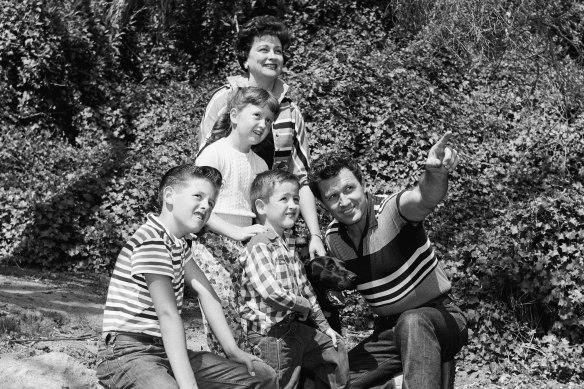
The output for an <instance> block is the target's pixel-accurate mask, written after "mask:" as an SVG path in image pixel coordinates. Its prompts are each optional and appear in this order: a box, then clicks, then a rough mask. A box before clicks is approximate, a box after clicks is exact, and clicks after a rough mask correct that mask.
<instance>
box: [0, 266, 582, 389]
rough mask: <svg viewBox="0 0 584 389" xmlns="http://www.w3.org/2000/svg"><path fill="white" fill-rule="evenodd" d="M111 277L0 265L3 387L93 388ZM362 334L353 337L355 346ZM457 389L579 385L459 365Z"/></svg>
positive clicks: (196, 340)
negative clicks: (40, 270) (474, 369)
mask: <svg viewBox="0 0 584 389" xmlns="http://www.w3.org/2000/svg"><path fill="white" fill-rule="evenodd" d="M108 283H109V277H108V276H105V275H96V274H91V275H88V274H70V273H51V272H39V271H32V270H25V269H20V268H18V267H7V266H0V388H2V389H28V388H43V389H54V388H55V389H63V388H68V389H74V388H80V389H81V388H82V389H93V388H98V387H99V386H98V384H97V380H96V378H95V371H94V367H95V362H96V353H97V341H98V339H99V336H100V331H101V320H102V313H103V304H104V302H105V297H106V292H107V286H108ZM183 319H184V322H185V328H186V332H187V343H188V347H189V348H191V349H193V350H201V349H203V347H204V345H205V337H204V333H203V327H202V321H201V314H200V311H199V309H198V306H197V304H196V302H195V301H194V299H192V298H188V297H187V298H186V299H185V309H184V312H183ZM346 335H347V334H346ZM362 335H363V334H361V335H359V334H357V333H353V334H348V336H347V341H348V343H349V346H350V345H351V343H352V342H354V340H355V338H356V337H359V336H362ZM455 388H456V389H475V388H482V389H489V388H558V389H576V388H582V386H578V385H570V384H568V385H560V384H558V383H556V382H541V381H536V380H534V379H533V378H532V377H526V376H510V375H506V374H502V375H500V374H499V375H497V376H494V375H492V374H491V373H490V372H489V371H488V370H487V371H473V370H470V369H467V368H466V366H465V365H464V361H462V363H460V362H459V363H458V364H457V372H456V383H455Z"/></svg>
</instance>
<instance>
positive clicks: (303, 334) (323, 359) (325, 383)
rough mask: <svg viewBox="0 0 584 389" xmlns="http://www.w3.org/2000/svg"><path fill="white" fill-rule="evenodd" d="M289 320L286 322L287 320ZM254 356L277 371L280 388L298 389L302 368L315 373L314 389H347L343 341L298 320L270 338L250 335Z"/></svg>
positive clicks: (284, 324) (282, 325)
mask: <svg viewBox="0 0 584 389" xmlns="http://www.w3.org/2000/svg"><path fill="white" fill-rule="evenodd" d="M285 320H286V319H285ZM247 340H248V342H249V343H250V345H251V346H252V350H253V354H255V355H257V356H258V357H260V358H261V359H263V360H264V361H265V362H266V363H267V364H268V365H270V366H271V367H273V368H274V369H275V370H276V374H277V375H278V383H279V386H278V388H280V389H284V388H286V389H289V388H290V389H291V388H297V387H298V383H299V379H300V371H301V369H302V368H304V369H307V370H309V371H311V372H314V384H315V388H333V389H337V388H348V387H349V386H348V384H349V361H348V358H347V349H346V347H345V345H344V343H343V342H342V340H341V339H338V342H337V348H336V349H335V348H334V346H333V342H332V340H331V338H330V337H329V336H328V335H326V334H324V333H323V332H321V331H320V330H318V329H315V328H313V327H311V326H309V325H306V324H304V323H302V322H299V321H298V320H289V321H288V320H286V321H285V322H281V323H278V324H277V325H275V326H274V327H272V328H271V329H270V330H269V331H268V334H267V335H261V334H259V333H256V332H248V337H247Z"/></svg>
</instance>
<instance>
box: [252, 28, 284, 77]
mask: <svg viewBox="0 0 584 389" xmlns="http://www.w3.org/2000/svg"><path fill="white" fill-rule="evenodd" d="M246 64H247V69H248V71H249V73H250V74H251V75H252V76H253V77H254V78H256V79H257V78H264V79H269V80H275V79H276V78H277V77H278V76H279V75H280V74H281V73H282V67H283V66H284V54H283V51H282V44H281V43H280V39H279V38H278V37H277V36H273V35H263V36H259V37H257V36H256V37H255V38H253V42H252V45H251V49H250V50H249V54H248V55H247V61H246Z"/></svg>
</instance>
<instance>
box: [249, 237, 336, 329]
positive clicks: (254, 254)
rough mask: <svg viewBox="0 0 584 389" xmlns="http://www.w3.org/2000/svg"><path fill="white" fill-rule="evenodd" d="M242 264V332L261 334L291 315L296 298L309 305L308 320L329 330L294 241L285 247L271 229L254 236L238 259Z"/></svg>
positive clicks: (290, 239)
mask: <svg viewBox="0 0 584 389" xmlns="http://www.w3.org/2000/svg"><path fill="white" fill-rule="evenodd" d="M239 262H240V264H241V265H242V274H241V284H240V285H241V293H240V294H239V301H238V302H239V315H240V316H241V319H242V320H241V324H242V326H243V331H244V332H243V333H244V334H246V333H248V332H249V331H254V332H258V333H260V334H262V335H265V334H267V332H268V331H269V330H270V328H272V326H274V325H275V324H277V323H279V322H280V321H282V320H283V319H284V318H285V317H286V316H288V315H290V314H291V313H293V312H294V310H293V309H294V307H295V306H296V303H297V296H302V297H304V298H306V299H307V300H308V301H309V303H310V306H311V310H310V318H311V319H313V320H314V322H315V323H316V324H317V325H318V327H319V329H320V330H321V331H323V332H325V331H326V330H327V329H328V328H330V327H329V325H328V322H327V321H326V319H325V317H324V315H323V313H322V310H321V309H320V306H319V305H318V302H317V301H316V296H315V294H314V291H313V290H312V287H311V286H310V283H309V282H308V279H307V278H306V272H305V270H304V265H303V264H302V262H301V261H300V259H299V258H298V256H297V255H296V252H295V249H294V238H289V239H288V244H287V242H286V241H284V239H282V238H281V237H280V236H279V235H278V234H276V232H274V231H273V230H268V231H267V232H265V233H262V234H258V235H256V236H254V237H253V238H252V239H251V241H250V242H249V243H248V244H247V247H246V249H245V251H244V253H243V254H242V255H241V256H240V257H239Z"/></svg>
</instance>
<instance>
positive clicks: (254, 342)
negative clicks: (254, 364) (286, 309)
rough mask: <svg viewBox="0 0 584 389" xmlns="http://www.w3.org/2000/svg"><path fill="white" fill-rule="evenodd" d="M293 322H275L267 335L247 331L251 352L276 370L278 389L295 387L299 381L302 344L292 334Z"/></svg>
mask: <svg viewBox="0 0 584 389" xmlns="http://www.w3.org/2000/svg"><path fill="white" fill-rule="evenodd" d="M295 330H296V327H295V326H293V323H280V324H276V325H275V326H274V327H272V328H271V329H270V331H269V332H268V334H267V335H262V334H259V333H256V332H248V334H247V340H248V342H249V344H250V346H251V348H252V353H253V354H254V355H256V356H257V357H259V358H261V359H262V360H263V361H265V362H266V363H267V364H268V365H269V366H271V367H272V368H273V369H274V370H275V371H276V376H277V382H278V385H277V386H275V388H279V389H296V388H297V387H298V384H299V382H300V370H301V366H302V353H303V345H302V343H301V342H299V341H298V339H297V338H296V337H295V336H294V335H293V334H294V331H295Z"/></svg>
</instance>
